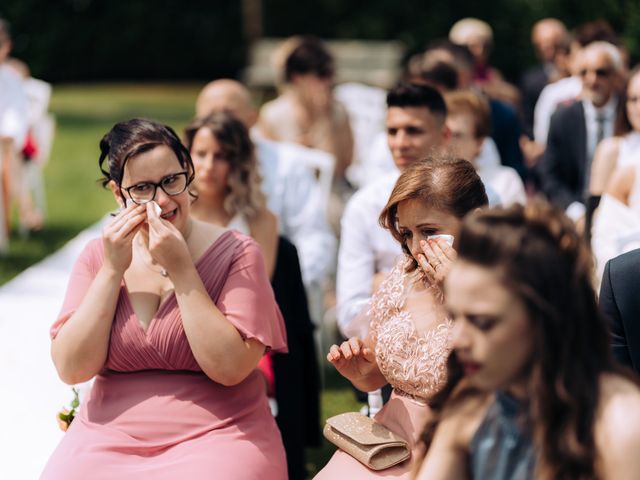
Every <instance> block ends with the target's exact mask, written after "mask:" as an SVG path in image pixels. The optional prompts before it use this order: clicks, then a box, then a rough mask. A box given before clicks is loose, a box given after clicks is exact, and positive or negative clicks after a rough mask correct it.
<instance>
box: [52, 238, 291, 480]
mask: <svg viewBox="0 0 640 480" xmlns="http://www.w3.org/2000/svg"><path fill="white" fill-rule="evenodd" d="M102 262H103V248H102V242H101V241H100V240H94V241H92V242H91V243H89V245H88V246H87V248H85V250H84V251H83V253H82V254H81V256H80V258H79V259H78V262H77V263H76V265H75V267H74V270H73V272H72V274H71V279H70V281H69V288H68V290H67V296H66V298H65V302H64V305H63V307H62V312H61V313H60V316H59V318H58V320H57V321H56V322H55V324H54V325H53V327H52V329H51V335H52V337H55V336H56V335H57V333H58V331H59V330H60V329H63V328H64V324H65V322H66V321H67V320H68V319H69V317H71V316H72V315H73V312H74V311H75V310H76V308H77V307H78V305H79V304H80V303H81V302H82V299H83V298H84V295H85V293H86V291H87V289H88V288H89V285H90V284H91V282H92V280H93V278H94V277H95V275H96V274H97V272H98V270H99V269H100V267H101V265H102ZM196 268H197V269H198V273H199V274H200V277H201V278H202V281H203V284H204V286H205V288H206V289H207V291H208V292H209V295H210V296H211V298H212V299H213V301H214V302H215V304H216V306H217V307H218V308H219V309H220V311H221V312H222V313H223V314H224V315H225V316H226V318H227V319H228V320H229V321H230V322H231V323H233V325H234V326H235V327H236V328H237V329H238V331H239V332H240V334H241V335H242V336H244V337H245V338H256V339H258V340H260V341H261V342H262V343H263V344H264V345H265V346H267V347H269V348H271V349H272V350H273V351H281V352H284V351H286V348H287V347H286V334H285V329H284V323H283V321H282V316H281V314H280V310H279V309H278V307H277V305H276V303H275V300H274V296H273V291H272V289H271V285H270V284H269V278H268V276H267V274H266V272H265V267H264V261H263V260H262V257H261V254H260V250H259V247H258V245H257V244H256V243H255V241H254V240H252V239H251V238H249V237H247V236H245V235H242V234H240V233H237V232H233V231H227V232H225V233H223V234H222V235H221V236H220V237H219V238H218V239H217V240H216V241H215V242H214V243H213V244H212V245H211V246H210V247H209V249H208V250H207V251H206V252H205V253H204V254H203V255H202V257H201V258H200V259H199V260H198V261H197V262H196ZM286 477H287V467H286V461H285V453H284V449H283V446H282V440H281V438H280V432H279V431H278V428H277V426H276V423H275V421H274V419H273V416H272V415H271V412H270V410H269V406H268V404H267V397H266V395H265V388H264V380H263V378H262V375H261V374H260V373H258V371H257V370H254V371H253V373H251V374H250V375H249V376H248V377H247V378H246V379H244V380H243V381H242V382H240V383H239V384H238V385H235V386H230V387H227V386H223V385H221V384H219V383H216V382H214V381H213V380H211V379H210V378H209V377H207V376H206V375H205V374H204V373H203V372H202V369H201V368H200V366H199V365H198V363H197V361H196V359H195V357H194V355H193V353H192V351H191V348H190V346H189V342H188V340H187V337H186V334H185V332H184V329H183V327H182V319H181V316H180V309H179V307H178V303H177V300H176V297H175V295H170V296H169V297H167V298H166V299H165V300H164V301H163V302H162V303H161V304H160V306H159V308H158V311H157V313H156V315H155V317H154V318H153V320H152V321H151V323H150V324H149V327H148V329H147V330H146V331H145V330H144V329H143V328H142V327H141V326H140V324H139V322H138V320H137V319H136V317H135V312H134V311H133V308H132V306H131V303H130V300H129V295H128V291H127V288H126V285H125V284H124V282H123V283H122V286H121V289H120V296H119V298H118V303H117V306H116V312H115V316H114V319H113V324H112V328H111V339H110V342H109V354H108V358H107V361H106V364H105V365H104V368H103V370H102V372H100V374H99V375H97V376H96V379H95V382H94V384H93V387H92V389H91V393H90V395H88V396H87V397H86V398H85V399H83V403H82V407H81V409H80V414H79V415H78V416H77V417H76V418H75V420H74V421H73V423H72V424H71V427H70V428H69V430H68V431H67V433H65V435H64V438H63V439H62V441H61V442H60V444H59V445H58V447H57V449H56V450H55V452H54V453H53V455H52V456H51V458H50V459H49V462H48V464H47V466H46V468H45V470H44V472H43V474H42V477H41V479H42V480H58V479H65V480H73V479H77V480H84V479H89V478H90V479H95V480H102V479H104V480H107V479H118V480H143V479H153V480H174V479H189V480H199V479H202V480H204V479H211V478H225V479H226V478H228V479H238V480H281V479H284V478H286Z"/></svg>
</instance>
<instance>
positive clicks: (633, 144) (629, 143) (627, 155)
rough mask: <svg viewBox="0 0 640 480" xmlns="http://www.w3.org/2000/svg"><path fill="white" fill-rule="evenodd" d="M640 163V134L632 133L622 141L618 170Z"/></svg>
mask: <svg viewBox="0 0 640 480" xmlns="http://www.w3.org/2000/svg"><path fill="white" fill-rule="evenodd" d="M636 163H640V132H636V131H631V132H629V133H627V134H626V135H625V136H624V137H622V138H621V139H620V151H619V152H618V163H617V165H616V168H622V167H626V166H627V165H631V164H636Z"/></svg>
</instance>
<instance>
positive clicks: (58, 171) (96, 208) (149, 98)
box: [0, 84, 360, 475]
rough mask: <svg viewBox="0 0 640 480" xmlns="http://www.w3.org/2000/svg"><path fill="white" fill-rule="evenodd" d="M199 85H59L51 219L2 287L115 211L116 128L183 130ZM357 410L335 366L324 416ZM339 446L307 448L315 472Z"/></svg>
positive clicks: (21, 246) (0, 279)
mask: <svg viewBox="0 0 640 480" xmlns="http://www.w3.org/2000/svg"><path fill="white" fill-rule="evenodd" d="M201 86H202V85H195V84H194V85H174V84H157V85H156V84H95V85H61V86H56V87H54V89H53V97H52V100H51V108H50V110H51V111H52V112H53V114H54V115H55V117H56V122H57V132H56V137H55V141H54V145H53V152H52V155H51V159H50V161H49V163H48V164H47V166H46V168H45V184H46V189H47V206H48V212H47V221H46V226H45V228H43V229H42V230H41V231H40V232H37V233H35V234H31V235H30V236H29V238H27V239H21V238H19V237H18V235H17V232H15V231H14V232H13V234H12V238H11V247H10V251H9V254H8V255H7V256H5V257H1V258H0V285H1V284H3V283H5V282H7V281H9V280H10V279H11V278H13V277H14V276H16V275H17V274H18V273H20V272H21V271H23V270H24V269H25V268H27V267H29V266H30V265H32V264H34V263H36V262H38V261H39V260H41V259H42V258H44V257H45V256H47V255H49V254H50V253H52V252H54V251H56V250H57V249H58V248H60V247H61V246H62V245H63V244H64V243H65V242H66V241H68V240H69V239H71V238H72V237H73V236H74V235H76V234H77V233H79V232H80V231H81V230H83V229H84V228H86V227H87V226H89V225H91V224H92V223H94V222H95V221H96V220H98V219H99V218H100V217H102V216H103V215H104V214H105V213H106V212H108V211H110V210H112V209H114V208H115V206H116V205H115V202H114V200H113V198H112V196H111V193H110V192H109V191H107V190H104V189H103V188H102V187H101V186H100V185H99V184H98V183H97V182H96V180H97V179H99V178H100V171H99V169H98V157H99V148H98V143H99V141H100V139H101V138H102V136H103V135H104V134H105V133H106V132H107V131H108V130H109V129H110V128H111V126H112V125H113V124H114V123H115V122H117V121H120V120H126V119H129V118H132V117H136V116H142V117H148V118H153V119H156V120H159V121H161V122H164V123H166V124H168V125H171V126H172V127H173V128H174V129H175V130H176V131H177V132H178V133H181V132H182V129H183V128H184V126H185V125H186V124H187V123H188V122H189V120H190V119H191V117H192V115H193V106H194V104H195V99H196V96H197V94H198V91H199V90H200V88H201ZM359 408H360V405H359V404H358V403H357V402H356V401H355V398H354V395H353V392H352V391H351V389H350V388H349V386H348V383H347V382H346V380H344V379H343V378H342V377H341V376H340V375H338V374H337V373H336V372H335V371H334V370H333V368H330V367H327V369H326V372H325V388H324V391H323V394H322V418H323V421H324V419H325V418H327V417H328V416H331V415H335V414H337V413H342V412H346V411H353V410H357V409H359ZM333 450H334V448H333V447H332V446H331V445H329V444H327V442H324V443H323V444H322V446H321V448H318V449H311V450H309V456H308V463H309V471H310V473H311V474H312V475H313V474H314V473H315V472H316V471H317V470H318V469H319V468H322V466H323V465H324V464H325V463H326V462H327V460H328V459H329V457H330V455H331V454H332V453H333Z"/></svg>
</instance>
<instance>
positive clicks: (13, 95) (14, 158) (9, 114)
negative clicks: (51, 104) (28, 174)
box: [0, 18, 28, 253]
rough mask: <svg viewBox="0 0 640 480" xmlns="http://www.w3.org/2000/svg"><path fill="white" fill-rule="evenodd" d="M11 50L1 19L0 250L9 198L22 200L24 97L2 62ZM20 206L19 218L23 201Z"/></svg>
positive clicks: (3, 247) (4, 244)
mask: <svg viewBox="0 0 640 480" xmlns="http://www.w3.org/2000/svg"><path fill="white" fill-rule="evenodd" d="M10 52H11V34H10V30H9V24H8V23H7V22H6V21H5V20H4V19H2V18H0V253H4V252H6V251H7V249H8V245H9V240H8V239H9V213H10V211H11V208H10V207H11V199H12V197H15V198H17V199H18V200H22V198H23V196H24V192H23V191H21V189H22V185H21V184H22V172H21V166H22V164H21V159H20V158H19V156H18V154H19V153H18V152H19V151H20V149H21V148H22V146H23V144H24V140H25V138H26V135H27V128H28V127H27V125H28V123H27V98H26V95H25V92H24V90H23V88H22V83H21V80H20V77H19V76H18V75H17V74H16V73H15V72H14V71H13V70H12V69H10V68H9V67H7V66H6V65H3V63H4V62H5V60H6V59H7V57H8V56H9V53H10ZM24 203H25V202H23V201H20V202H19V206H20V207H21V209H20V214H21V221H23V220H24V218H23V217H22V216H23V215H24V213H25V211H24V210H25V209H24V205H23V204H24Z"/></svg>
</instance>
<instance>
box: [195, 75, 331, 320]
mask: <svg viewBox="0 0 640 480" xmlns="http://www.w3.org/2000/svg"><path fill="white" fill-rule="evenodd" d="M214 111H227V112H230V113H231V114H233V115H234V116H236V117H237V118H238V119H239V120H241V121H242V122H243V123H244V124H245V125H246V126H247V128H249V129H251V128H252V127H253V126H254V125H255V124H256V121H257V118H258V112H257V110H256V109H255V107H254V106H253V103H252V100H251V95H250V93H249V91H248V90H247V89H246V88H245V87H244V85H242V84H241V83H239V82H237V81H235V80H230V79H222V80H215V81H213V82H210V83H209V84H207V85H206V86H205V87H204V88H203V89H202V91H201V92H200V95H199V96H198V99H197V101H196V115H197V116H199V117H201V116H205V115H208V114H210V113H212V112H214ZM251 133H252V140H253V142H254V144H255V146H256V158H257V160H258V164H259V165H260V173H261V174H262V178H263V180H262V188H263V190H264V192H265V195H266V196H267V206H268V207H269V209H270V210H271V211H272V212H273V213H274V214H275V215H276V216H277V217H278V219H279V225H280V232H281V233H282V234H283V235H284V236H286V237H287V238H288V239H289V240H291V242H293V244H294V245H295V246H296V248H297V249H298V254H299V256H300V266H301V270H302V276H303V279H304V283H305V286H306V287H307V293H309V294H311V293H313V292H314V291H321V288H320V287H321V286H322V285H323V283H324V280H325V279H326V278H327V275H328V273H329V272H330V271H331V269H332V267H333V264H334V258H335V248H336V239H335V237H334V235H333V233H332V232H331V229H330V227H329V225H328V223H327V219H326V211H325V209H324V208H323V207H322V205H321V203H320V193H319V192H318V188H317V186H316V179H315V178H314V176H313V173H312V172H311V170H310V169H309V168H308V167H307V166H306V165H305V163H304V162H302V161H296V160H297V159H296V158H294V157H295V156H296V154H303V153H301V152H303V151H304V150H308V149H304V147H300V146H298V147H296V148H295V149H293V148H287V146H286V145H283V144H280V143H278V142H271V141H267V140H264V139H262V138H259V137H258V136H257V135H256V134H255V133H254V132H253V130H252V132H251ZM310 300H312V302H313V298H310ZM311 307H312V310H314V309H316V308H315V306H314V305H312V306H311ZM315 316H316V317H317V315H315ZM318 320H319V319H318V318H314V321H316V322H317V321H318Z"/></svg>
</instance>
